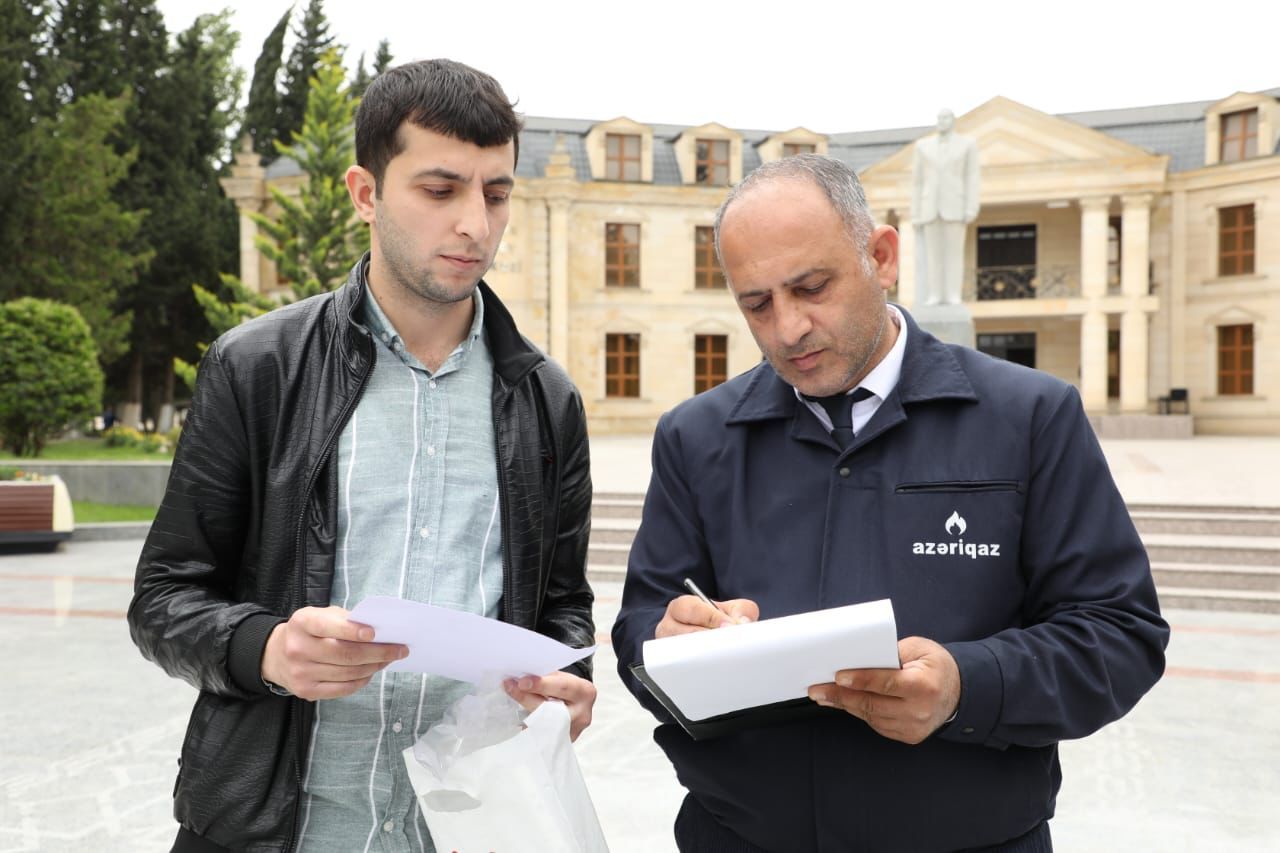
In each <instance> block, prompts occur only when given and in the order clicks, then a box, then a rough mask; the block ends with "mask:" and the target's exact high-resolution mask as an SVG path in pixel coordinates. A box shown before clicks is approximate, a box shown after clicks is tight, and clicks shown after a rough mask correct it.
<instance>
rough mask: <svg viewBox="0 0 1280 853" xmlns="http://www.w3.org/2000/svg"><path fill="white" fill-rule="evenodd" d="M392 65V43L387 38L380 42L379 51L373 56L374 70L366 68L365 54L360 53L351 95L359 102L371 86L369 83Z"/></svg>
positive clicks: (352, 81)
mask: <svg viewBox="0 0 1280 853" xmlns="http://www.w3.org/2000/svg"><path fill="white" fill-rule="evenodd" d="M390 67H391V45H390V44H389V43H388V42H387V40H386V39H383V40H382V41H380V42H378V52H377V54H376V55H375V56H374V58H373V71H372V72H371V71H369V69H367V68H365V64H364V54H363V53H362V54H360V61H359V62H357V63H356V71H355V74H353V75H352V77H351V97H353V98H355V99H356V101H357V102H359V100H360V99H361V98H363V97H364V90H365V89H368V88H369V84H370V83H372V82H373V80H374V78H375V77H377V76H378V75H379V74H381V73H382V72H384V71H386V70H387V69H388V68H390Z"/></svg>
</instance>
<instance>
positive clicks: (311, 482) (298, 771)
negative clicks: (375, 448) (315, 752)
mask: <svg viewBox="0 0 1280 853" xmlns="http://www.w3.org/2000/svg"><path fill="white" fill-rule="evenodd" d="M365 334H366V340H368V337H367V335H368V333H367V332H366V333H365ZM368 355H369V363H368V365H367V366H366V367H365V370H364V373H363V374H362V375H361V376H360V383H359V384H358V385H357V386H356V393H355V396H353V397H352V398H351V400H350V401H349V402H348V403H347V405H346V406H344V407H343V409H342V412H341V414H339V416H338V420H337V421H336V422H335V423H334V425H333V428H332V429H331V430H329V434H328V435H327V436H325V439H324V445H323V447H322V448H321V450H320V458H319V459H318V460H317V461H316V465H315V467H314V468H312V469H311V474H310V476H309V477H308V478H307V488H306V491H304V492H303V493H302V509H301V511H300V512H299V513H298V528H297V529H298V536H297V539H296V541H295V542H294V554H295V557H294V560H295V562H296V564H297V590H296V592H297V595H296V596H295V599H294V600H295V601H296V602H298V607H299V608H300V607H305V606H306V604H307V582H306V577H307V574H306V560H305V558H304V552H303V532H304V531H305V530H306V521H307V508H308V506H309V505H310V503H311V493H312V492H313V491H315V487H316V480H317V479H318V478H319V477H320V472H321V471H323V470H324V466H325V464H326V463H328V461H329V456H330V454H332V453H333V448H334V446H335V445H336V444H337V443H338V437H339V436H340V435H341V434H342V430H343V428H344V427H346V425H347V422H348V421H349V420H351V414H352V413H353V412H354V411H355V410H356V406H358V405H360V398H361V397H363V396H364V389H365V387H366V386H368V384H369V377H370V376H371V375H372V374H373V367H374V364H375V363H376V361H377V358H378V353H377V350H376V349H372V348H371V349H370V351H369V354H368ZM295 609H297V608H295ZM301 701H302V700H301V699H298V698H297V697H296V696H295V697H294V698H292V699H291V700H289V730H290V731H291V732H293V737H294V750H295V752H296V753H297V754H296V756H295V759H296V760H295V763H294V770H293V777H294V781H295V782H296V783H297V785H298V791H297V796H295V797H294V799H293V829H292V831H291V832H290V834H289V843H288V844H286V845H285V850H286V851H288V853H292V851H293V849H294V845H295V844H296V843H297V841H298V815H299V813H300V811H301V804H302V765H303V762H305V761H306V754H305V747H304V745H303V744H304V743H305V742H306V739H305V738H303V736H302V734H303V733H302V732H301V731H300V729H301V728H302V726H301V724H300V718H301V717H302V716H303V714H302V712H301V709H300V708H299V707H298V703H299V702H301Z"/></svg>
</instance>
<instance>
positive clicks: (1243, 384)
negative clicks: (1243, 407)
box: [1218, 323, 1253, 395]
mask: <svg viewBox="0 0 1280 853" xmlns="http://www.w3.org/2000/svg"><path fill="white" fill-rule="evenodd" d="M1218 393H1219V394H1223V395H1226V394H1252V393H1253V324H1252V323H1245V324H1243V325H1239V326H1219V327H1218Z"/></svg>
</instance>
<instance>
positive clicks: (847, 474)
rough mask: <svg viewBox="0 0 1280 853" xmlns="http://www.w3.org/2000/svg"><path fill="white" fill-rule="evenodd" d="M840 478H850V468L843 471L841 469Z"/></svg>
mask: <svg viewBox="0 0 1280 853" xmlns="http://www.w3.org/2000/svg"><path fill="white" fill-rule="evenodd" d="M840 476H841V477H848V476H849V469H848V468H841V469H840Z"/></svg>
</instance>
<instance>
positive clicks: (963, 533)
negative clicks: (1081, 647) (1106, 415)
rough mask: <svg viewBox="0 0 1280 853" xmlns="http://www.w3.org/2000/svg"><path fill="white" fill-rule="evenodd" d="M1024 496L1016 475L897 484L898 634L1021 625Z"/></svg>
mask: <svg viewBox="0 0 1280 853" xmlns="http://www.w3.org/2000/svg"><path fill="white" fill-rule="evenodd" d="M1025 499H1026V498H1025V494H1024V493H1023V487H1022V485H1021V483H1020V482H1019V481H1018V480H1014V479H994V478H992V479H974V480H935V481H928V482H926V481H915V482H904V483H899V484H898V485H897V486H895V487H894V494H893V497H892V498H891V499H890V500H889V501H888V502H887V504H888V506H887V507H886V513H885V515H884V521H885V534H884V536H885V541H886V543H887V544H888V547H889V551H888V553H887V554H886V555H885V559H886V564H887V565H891V566H892V567H893V571H892V573H891V575H890V587H891V589H892V597H893V606H894V610H895V614H896V615H897V617H898V627H899V630H900V632H902V631H905V632H908V633H914V634H921V635H922V636H926V637H930V638H931V639H934V640H937V641H939V642H949V641H954V640H968V639H976V638H978V637H985V636H989V635H990V634H992V633H995V631H996V630H999V629H1000V628H1003V627H1007V626H1008V625H1010V624H1015V623H1016V621H1017V619H1018V612H1019V607H1020V603H1021V601H1022V598H1023V596H1024V595H1025V593H1026V587H1025V581H1024V579H1023V577H1022V572H1021V566H1020V562H1021V561H1020V559H1019V555H1020V552H1021V547H1022V522H1023V513H1024V509H1025V507H1024V501H1025ZM997 626H999V627H997Z"/></svg>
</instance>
